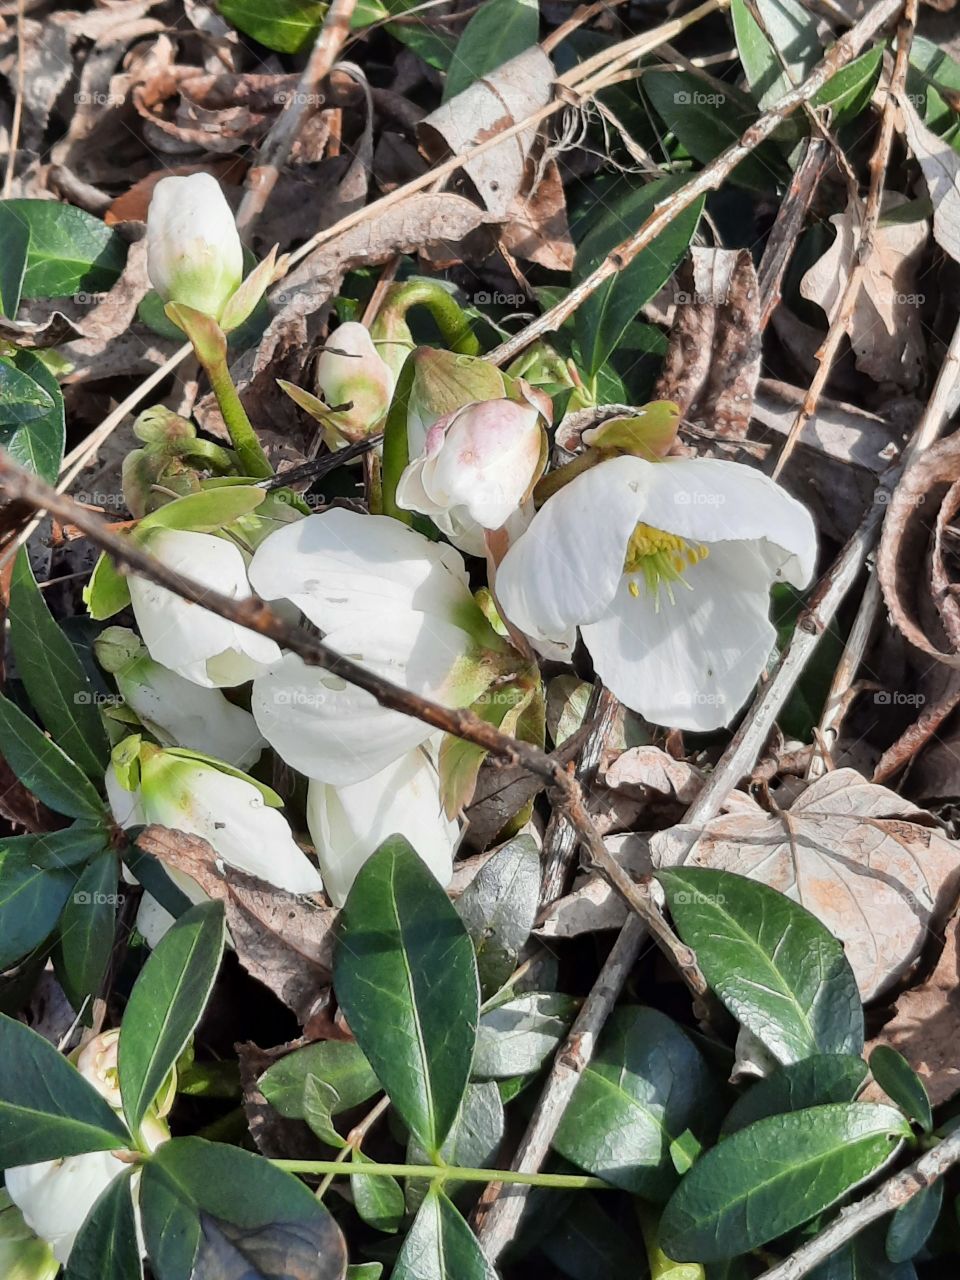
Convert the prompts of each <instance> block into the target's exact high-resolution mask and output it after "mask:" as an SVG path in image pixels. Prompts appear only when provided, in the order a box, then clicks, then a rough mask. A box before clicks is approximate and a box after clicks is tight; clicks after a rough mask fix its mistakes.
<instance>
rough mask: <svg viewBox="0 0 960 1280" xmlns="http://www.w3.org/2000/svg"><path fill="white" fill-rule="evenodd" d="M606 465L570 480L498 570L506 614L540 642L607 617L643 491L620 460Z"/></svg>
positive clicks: (499, 593)
mask: <svg viewBox="0 0 960 1280" xmlns="http://www.w3.org/2000/svg"><path fill="white" fill-rule="evenodd" d="M633 461H634V459H632V458H614V459H612V460H611V461H609V462H602V463H600V464H599V465H598V466H595V467H591V468H590V470H589V471H585V472H583V473H582V474H581V475H579V476H577V478H576V479H575V480H571V481H570V483H569V484H567V485H565V486H564V488H562V489H561V490H560V491H559V492H558V493H555V494H554V495H553V497H552V498H550V499H548V500H547V502H546V503H545V504H544V506H543V507H542V508H541V509H540V510H539V511H538V512H537V514H536V515H535V516H534V518H533V521H532V523H531V525H530V528H529V529H528V530H527V531H526V533H524V534H523V535H522V536H521V537H520V538H519V539H518V540H517V541H516V542H515V543H514V544H513V546H512V547H511V548H510V550H509V551H508V552H507V554H506V555H505V556H504V558H503V560H502V562H501V564H500V567H499V569H498V570H497V581H496V594H497V599H498V600H499V602H500V605H501V607H502V609H503V612H504V613H505V615H506V616H507V617H508V618H509V619H510V621H511V622H512V623H513V624H514V625H515V626H517V627H519V628H520V630H521V631H525V632H526V633H527V635H529V636H530V637H531V638H532V639H534V640H548V641H552V642H553V643H560V642H561V641H562V639H563V637H564V636H566V635H568V634H569V631H570V628H571V627H576V626H579V625H581V624H583V623H585V622H593V621H595V620H596V619H597V618H601V617H602V616H603V614H604V611H605V610H606V608H607V606H608V605H609V603H610V601H611V600H612V599H613V597H614V594H615V593H616V590H617V587H618V585H619V583H620V581H621V578H622V575H623V561H624V556H625V555H626V550H627V543H628V542H629V540H630V535H631V534H632V533H633V530H634V527H635V526H636V523H637V520H638V519H639V518H640V517H639V516H638V515H637V511H638V510H639V508H640V505H641V502H642V494H641V493H640V492H639V491H638V488H637V487H636V486H634V485H633V484H632V483H631V482H632V479H633V476H632V472H630V473H628V474H626V475H624V474H623V468H622V467H621V463H624V462H626V463H630V462H633Z"/></svg>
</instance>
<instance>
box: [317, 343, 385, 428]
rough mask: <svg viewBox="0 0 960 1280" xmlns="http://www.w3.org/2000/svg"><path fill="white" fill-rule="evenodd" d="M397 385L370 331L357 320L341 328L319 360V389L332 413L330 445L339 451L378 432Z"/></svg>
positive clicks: (327, 424)
mask: <svg viewBox="0 0 960 1280" xmlns="http://www.w3.org/2000/svg"><path fill="white" fill-rule="evenodd" d="M393 384H394V378H393V374H392V373H391V371H390V366H389V365H388V364H387V362H386V361H385V360H384V359H382V358H381V356H380V354H379V353H378V351H377V348H376V347H375V346H374V343H373V339H372V338H371V337H370V334H369V332H368V330H367V329H365V328H364V326H363V325H362V324H357V323H356V322H355V321H353V320H348V321H347V323H346V324H342V325H340V327H339V328H338V329H337V330H336V331H335V332H334V333H332V334H331V335H330V337H329V338H328V339H327V343H326V346H325V347H324V349H323V351H321V353H320V359H319V360H318V361H317V390H318V391H319V392H320V395H321V396H322V398H323V401H324V403H325V404H326V405H327V406H328V408H329V410H330V413H329V416H328V417H327V418H326V419H325V426H326V427H327V428H328V429H329V432H330V433H331V435H332V436H333V438H332V439H327V444H328V445H329V446H330V447H331V448H336V447H337V446H338V445H341V444H343V443H344V442H347V443H349V442H350V441H353V440H362V439H363V437H364V436H366V435H369V434H370V432H371V431H374V430H375V429H376V428H377V427H378V426H379V424H380V422H381V421H382V419H383V417H384V415H385V414H386V412H387V409H388V408H389V407H390V398H391V396H392V395H393ZM338 437H339V438H338Z"/></svg>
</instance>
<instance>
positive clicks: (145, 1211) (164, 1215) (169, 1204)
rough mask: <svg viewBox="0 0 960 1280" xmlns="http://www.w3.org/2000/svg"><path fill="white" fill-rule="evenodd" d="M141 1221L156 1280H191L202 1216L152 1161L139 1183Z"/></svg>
mask: <svg viewBox="0 0 960 1280" xmlns="http://www.w3.org/2000/svg"><path fill="white" fill-rule="evenodd" d="M140 1221H141V1223H142V1225H143V1238H144V1241H145V1243H146V1247H147V1256H148V1257H149V1259H150V1267H151V1270H152V1271H153V1272H154V1274H155V1275H156V1277H157V1280H191V1276H192V1274H193V1264H194V1262H195V1260H196V1256H197V1250H198V1248H199V1245H200V1213H199V1211H198V1209H197V1207H196V1204H195V1203H194V1202H193V1200H192V1198H191V1197H190V1196H189V1194H187V1193H185V1191H184V1190H183V1188H181V1187H180V1186H179V1185H178V1183H177V1182H176V1181H174V1180H173V1179H171V1178H169V1177H168V1176H167V1175H166V1174H165V1173H164V1172H163V1170H162V1169H161V1168H160V1166H159V1165H158V1164H155V1163H154V1162H153V1161H150V1162H148V1163H147V1165H146V1166H145V1167H144V1170H143V1178H142V1181H141V1183H140Z"/></svg>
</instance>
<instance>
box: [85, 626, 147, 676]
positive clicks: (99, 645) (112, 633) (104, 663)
mask: <svg viewBox="0 0 960 1280" xmlns="http://www.w3.org/2000/svg"><path fill="white" fill-rule="evenodd" d="M93 651H94V653H95V654H96V656H97V662H99V663H100V666H101V667H103V669H104V671H109V672H110V673H111V674H113V673H115V672H117V671H122V670H123V669H124V668H125V667H128V666H129V665H130V663H131V662H133V660H134V659H135V658H138V657H140V656H141V654H144V653H146V650H145V649H144V647H143V645H142V643H141V642H140V638H139V636H136V635H134V633H133V632H132V631H131V630H130V629H129V628H128V627H106V628H105V629H104V630H103V631H101V632H100V634H99V635H98V636H97V638H96V640H94V642H93Z"/></svg>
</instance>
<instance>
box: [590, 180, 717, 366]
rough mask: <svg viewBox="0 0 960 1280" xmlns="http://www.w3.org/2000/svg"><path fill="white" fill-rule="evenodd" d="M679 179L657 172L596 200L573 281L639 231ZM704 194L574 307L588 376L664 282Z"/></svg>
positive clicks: (688, 235) (688, 234)
mask: <svg viewBox="0 0 960 1280" xmlns="http://www.w3.org/2000/svg"><path fill="white" fill-rule="evenodd" d="M680 185H681V182H680V180H679V179H677V178H658V179H657V180H656V181H655V182H651V183H649V184H648V185H647V186H645V187H636V188H633V189H630V188H625V189H621V191H620V192H619V193H618V195H617V196H616V197H615V198H613V199H612V200H611V201H610V203H609V205H603V206H601V207H600V208H599V209H598V211H597V215H596V217H595V218H593V219H591V224H590V227H589V230H588V231H587V233H586V235H585V236H584V237H583V239H582V240H581V241H580V243H579V244H578V245H577V256H576V261H575V263H574V267H573V282H574V284H579V283H580V282H581V281H583V280H584V279H586V277H587V276H588V275H590V273H591V272H592V271H593V270H594V269H595V268H596V267H598V266H599V265H600V263H601V262H602V261H603V260H604V259H605V258H606V257H607V255H608V254H609V253H610V252H611V251H612V250H613V249H615V248H616V247H617V245H619V244H620V243H621V242H622V241H624V240H626V239H627V237H628V236H630V235H632V234H633V233H634V232H636V231H638V230H639V229H640V227H641V226H642V225H643V224H644V223H645V222H646V221H647V219H648V218H649V217H650V216H651V214H652V213H653V211H654V207H655V205H657V204H658V203H659V202H660V201H661V200H663V199H664V198H665V197H666V196H667V195H669V193H670V192H672V191H675V190H676V189H677V187H678V186H680ZM702 209H703V200H702V198H701V199H699V200H695V201H694V203H693V204H692V205H691V206H690V208H688V209H685V210H684V211H683V212H682V213H681V214H679V215H678V217H676V218H674V220H673V221H672V222H671V223H670V225H669V227H667V228H666V230H665V231H662V232H661V233H660V235H658V236H657V238H656V239H655V240H654V241H653V243H652V244H651V245H650V246H649V247H648V248H646V249H643V250H641V251H640V253H638V254H637V255H636V257H635V258H634V259H633V260H632V261H631V262H630V264H629V265H628V266H627V267H625V268H623V270H621V271H618V272H617V273H616V274H615V275H613V276H611V277H610V278H609V279H608V280H605V281H604V282H603V284H601V285H600V287H599V289H597V290H596V291H595V292H594V293H593V294H591V296H590V297H589V298H588V299H587V300H586V302H584V303H583V305H582V306H580V307H579V308H578V309H577V315H576V327H577V342H578V345H579V349H580V355H581V359H582V360H583V363H584V365H585V369H584V372H585V373H586V374H587V375H588V376H590V377H593V375H594V374H596V373H597V372H598V371H599V369H600V368H601V366H602V365H603V364H605V363H606V360H607V358H608V357H609V355H610V353H611V352H612V351H613V350H614V349H615V348H616V346H617V343H618V342H619V341H620V337H621V335H622V334H623V331H624V330H625V329H626V328H627V326H628V325H629V324H630V322H631V321H632V320H633V319H634V318H635V316H636V314H637V312H638V311H639V310H640V308H641V307H642V306H643V304H644V303H645V302H648V301H649V299H650V298H652V297H653V295H654V294H655V293H656V292H657V290H658V289H659V288H660V287H661V286H662V285H663V284H665V283H666V281H667V280H668V279H669V278H670V276H671V275H672V274H673V271H674V269H675V268H676V267H677V265H678V263H679V262H680V260H681V258H682V257H683V255H684V254H685V253H686V251H687V247H688V246H689V244H690V241H691V240H692V239H693V234H694V232H695V231H696V229H697V223H698V222H699V220H700V212H701V210H702Z"/></svg>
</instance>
